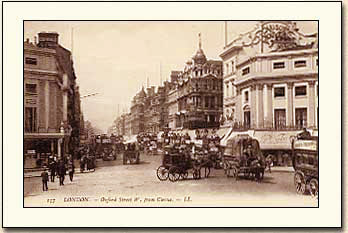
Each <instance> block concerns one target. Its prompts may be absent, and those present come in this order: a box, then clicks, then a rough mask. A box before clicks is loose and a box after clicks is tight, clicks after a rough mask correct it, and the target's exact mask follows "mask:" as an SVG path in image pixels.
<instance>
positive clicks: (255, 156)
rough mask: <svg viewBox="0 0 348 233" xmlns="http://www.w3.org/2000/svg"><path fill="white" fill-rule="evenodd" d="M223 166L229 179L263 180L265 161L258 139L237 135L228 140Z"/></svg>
mask: <svg viewBox="0 0 348 233" xmlns="http://www.w3.org/2000/svg"><path fill="white" fill-rule="evenodd" d="M222 164H223V168H224V171H225V174H226V175H227V177H233V178H235V179H237V178H238V177H239V176H241V175H243V177H245V178H255V179H256V180H258V181H260V180H262V179H263V176H264V171H265V159H264V157H263V155H262V153H261V150H260V145H259V142H258V140H257V139H255V138H252V137H250V136H249V135H236V136H235V137H233V138H230V139H228V140H227V143H226V148H225V151H224V156H223V158H222Z"/></svg>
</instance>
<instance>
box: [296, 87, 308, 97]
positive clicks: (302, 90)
mask: <svg viewBox="0 0 348 233" xmlns="http://www.w3.org/2000/svg"><path fill="white" fill-rule="evenodd" d="M305 95H307V87H306V86H297V87H295V96H305Z"/></svg>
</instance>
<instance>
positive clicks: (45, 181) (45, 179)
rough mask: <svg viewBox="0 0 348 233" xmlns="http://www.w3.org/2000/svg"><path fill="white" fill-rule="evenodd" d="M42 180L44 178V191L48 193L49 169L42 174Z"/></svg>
mask: <svg viewBox="0 0 348 233" xmlns="http://www.w3.org/2000/svg"><path fill="white" fill-rule="evenodd" d="M41 178H42V191H47V190H48V187H47V182H48V172H47V169H45V170H44V171H43V172H42V173H41Z"/></svg>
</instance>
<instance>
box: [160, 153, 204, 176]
mask: <svg viewBox="0 0 348 233" xmlns="http://www.w3.org/2000/svg"><path fill="white" fill-rule="evenodd" d="M204 164H205V163H204V162H202V161H200V160H197V159H193V158H191V153H190V151H189V150H184V151H182V150H179V149H176V148H174V147H171V146H166V147H165V148H164V154H163V158H162V164H161V165H160V166H159V167H158V168H157V171H156V174H157V178H158V179H159V180H161V181H165V180H167V179H169V180H170V181H172V182H175V181H178V180H179V179H180V178H182V179H187V177H188V174H189V172H192V177H193V179H199V178H200V177H201V168H202V167H204Z"/></svg>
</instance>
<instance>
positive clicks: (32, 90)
mask: <svg viewBox="0 0 348 233" xmlns="http://www.w3.org/2000/svg"><path fill="white" fill-rule="evenodd" d="M25 92H26V93H27V94H37V88H36V84H32V83H26V84H25Z"/></svg>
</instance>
